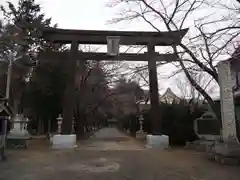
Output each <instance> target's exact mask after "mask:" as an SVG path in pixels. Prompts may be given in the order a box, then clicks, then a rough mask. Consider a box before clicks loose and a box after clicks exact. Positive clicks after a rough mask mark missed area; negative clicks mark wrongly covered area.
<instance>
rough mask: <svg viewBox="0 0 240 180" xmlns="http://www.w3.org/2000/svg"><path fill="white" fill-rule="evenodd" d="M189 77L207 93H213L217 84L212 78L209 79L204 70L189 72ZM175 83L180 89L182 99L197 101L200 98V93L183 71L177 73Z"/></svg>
mask: <svg viewBox="0 0 240 180" xmlns="http://www.w3.org/2000/svg"><path fill="white" fill-rule="evenodd" d="M189 73H190V74H191V77H192V78H193V79H194V80H195V81H196V82H197V83H198V84H199V85H200V86H201V87H202V88H203V89H204V90H205V91H206V92H207V93H208V94H214V93H215V92H216V89H217V84H216V83H214V81H213V80H212V79H209V76H207V74H206V73H204V72H191V71H189ZM174 80H175V81H174V82H175V84H176V87H177V88H178V90H179V91H180V94H181V97H182V98H184V99H194V101H196V102H198V101H200V100H202V95H201V94H200V92H199V91H197V90H196V89H195V88H194V87H193V86H192V85H191V83H190V82H189V80H188V79H187V77H186V75H185V74H183V73H180V74H178V75H177V76H176V77H175V79H174Z"/></svg>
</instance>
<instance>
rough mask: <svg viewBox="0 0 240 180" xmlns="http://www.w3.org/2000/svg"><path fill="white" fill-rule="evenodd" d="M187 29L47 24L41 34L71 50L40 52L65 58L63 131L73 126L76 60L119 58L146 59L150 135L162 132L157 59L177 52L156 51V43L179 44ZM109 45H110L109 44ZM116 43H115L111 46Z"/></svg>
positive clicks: (169, 59) (172, 56)
mask: <svg viewBox="0 0 240 180" xmlns="http://www.w3.org/2000/svg"><path fill="white" fill-rule="evenodd" d="M187 31H188V29H183V30H180V31H171V32H139V31H97V30H69V29H58V28H46V29H44V30H43V34H42V37H43V38H44V39H45V40H46V41H47V42H50V43H60V44H71V49H70V52H44V53H42V54H40V58H41V59H45V60H49V59H50V60H54V59H58V60H60V59H65V60H68V61H67V62H68V63H67V64H66V68H67V71H68V72H69V74H68V77H67V84H66V89H65V94H64V104H63V124H62V133H63V134H70V133H71V130H72V125H71V124H72V123H69V121H71V122H72V120H73V109H74V79H75V74H76V66H77V61H79V64H82V63H83V61H85V60H96V61H102V60H105V61H106V60H110V61H114V60H118V61H119V60H122V61H147V62H148V71H149V85H150V87H149V88H150V102H151V109H150V113H151V119H152V131H153V135H160V134H161V117H160V115H159V97H158V96H159V94H158V79H157V67H156V61H166V62H172V61H176V59H177V55H176V54H159V53H157V52H155V46H173V45H179V44H180V42H181V40H182V38H183V36H184V35H185V34H186V33H187ZM79 44H99V45H104V44H107V45H108V49H109V48H110V49H111V48H113V49H112V51H110V52H108V53H96V52H80V51H78V46H79ZM119 44H121V45H146V46H147V50H148V51H147V52H146V53H144V54H134V53H131V54H128V53H118V51H119ZM109 45H110V46H112V45H113V46H112V47H110V46H109ZM114 46H115V47H114Z"/></svg>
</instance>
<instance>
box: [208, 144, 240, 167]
mask: <svg viewBox="0 0 240 180" xmlns="http://www.w3.org/2000/svg"><path fill="white" fill-rule="evenodd" d="M206 155H207V158H208V159H209V160H215V161H216V162H218V163H220V164H229V165H230V164H231V165H239V164H240V144H238V143H216V144H214V145H212V146H211V147H208V150H207V152H206Z"/></svg>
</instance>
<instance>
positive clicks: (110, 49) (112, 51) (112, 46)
mask: <svg viewBox="0 0 240 180" xmlns="http://www.w3.org/2000/svg"><path fill="white" fill-rule="evenodd" d="M119 42H120V36H107V54H108V55H110V56H117V55H118V54H119Z"/></svg>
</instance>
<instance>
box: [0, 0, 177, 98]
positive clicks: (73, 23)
mask: <svg viewBox="0 0 240 180" xmlns="http://www.w3.org/2000/svg"><path fill="white" fill-rule="evenodd" d="M9 1H10V2H15V3H16V2H17V0H9ZM108 1H109V0H67V1H66V0H36V2H37V3H39V4H41V6H42V10H43V11H44V13H45V14H46V16H47V17H52V22H53V23H54V24H55V23H57V24H58V27H59V28H67V29H89V30H93V29H96V30H139V31H141V30H142V31H150V30H152V29H151V27H150V26H149V25H147V24H146V23H142V22H138V21H135V22H131V23H127V22H126V23H121V24H112V25H110V24H107V23H106V22H107V20H110V19H111V18H112V17H114V16H115V15H116V13H117V12H116V9H111V8H109V7H107V6H106V4H107V2H108ZM0 2H1V4H4V3H6V1H5V0H0ZM172 70H173V69H172V67H171V66H170V65H167V66H164V67H161V68H159V69H158V71H159V72H160V73H161V75H162V76H164V77H166V76H167V75H168V74H169V73H171V72H172ZM174 83H175V80H166V78H159V89H160V92H161V93H163V91H164V90H166V89H167V88H168V87H170V88H172V89H173V91H174V92H176V93H177V94H179V92H178V88H176V85H175V84H174Z"/></svg>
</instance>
